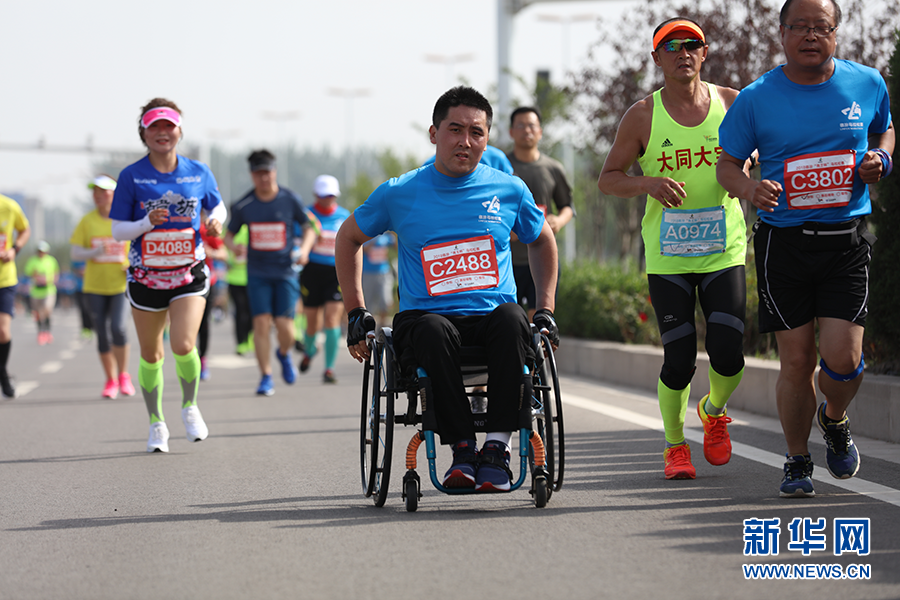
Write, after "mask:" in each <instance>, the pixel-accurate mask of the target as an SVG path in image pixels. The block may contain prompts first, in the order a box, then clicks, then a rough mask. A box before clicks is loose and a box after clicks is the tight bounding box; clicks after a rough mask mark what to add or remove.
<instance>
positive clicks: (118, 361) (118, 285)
mask: <svg viewBox="0 0 900 600" xmlns="http://www.w3.org/2000/svg"><path fill="white" fill-rule="evenodd" d="M88 189H90V190H91V192H92V193H93V196H94V205H95V206H96V207H97V208H96V209H94V210H92V211H91V212H89V213H88V214H86V215H85V216H84V217H83V218H82V219H81V221H80V222H79V223H78V226H77V227H75V231H74V232H72V237H71V238H70V239H69V243H70V244H71V246H72V250H71V252H72V260H83V261H85V262H86V266H85V270H84V287H83V293H84V297H85V302H86V303H87V306H88V310H90V313H91V317H92V318H93V321H94V328H95V330H96V331H97V351H98V352H99V353H100V364H102V365H103V372H104V373H105V374H106V384H105V385H104V387H103V393H102V396H103V397H104V398H109V399H111V400H112V399H115V398H116V396H118V394H119V392H122V394H123V395H125V396H133V395H134V393H135V390H134V385H133V384H132V383H131V376H130V375H129V374H128V352H129V346H128V334H127V329H126V317H127V314H128V313H127V310H128V299H127V298H126V297H125V287H126V281H125V270H126V269H127V268H128V247H129V242H128V241H124V242H117V241H116V240H115V239H114V238H113V236H112V219H110V218H109V209H110V207H111V206H112V201H113V194H114V193H115V189H116V181H115V180H114V179H113V178H112V177H109V176H108V175H100V176H99V177H96V178H95V179H94V180H93V181H91V182H90V183H89V184H88Z"/></svg>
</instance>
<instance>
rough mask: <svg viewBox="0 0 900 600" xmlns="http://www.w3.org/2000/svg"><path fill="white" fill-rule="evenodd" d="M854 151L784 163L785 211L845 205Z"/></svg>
mask: <svg viewBox="0 0 900 600" xmlns="http://www.w3.org/2000/svg"><path fill="white" fill-rule="evenodd" d="M855 168H856V151H855V150H834V151H832V152H816V153H814V154H803V155H801V156H796V157H794V158H791V159H788V160H786V161H785V163H784V191H785V194H786V196H787V202H788V208H793V209H806V208H835V207H839V206H847V205H848V204H849V203H850V197H851V196H852V194H853V171H854V170H855Z"/></svg>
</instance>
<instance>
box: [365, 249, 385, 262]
mask: <svg viewBox="0 0 900 600" xmlns="http://www.w3.org/2000/svg"><path fill="white" fill-rule="evenodd" d="M366 256H368V257H369V262H370V263H372V264H373V265H381V264H384V263H386V262H387V261H388V249H387V246H370V247H368V248H366Z"/></svg>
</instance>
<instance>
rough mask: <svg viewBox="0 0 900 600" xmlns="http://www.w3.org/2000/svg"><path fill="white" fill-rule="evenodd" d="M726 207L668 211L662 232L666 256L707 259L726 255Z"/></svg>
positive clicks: (660, 237) (661, 225)
mask: <svg viewBox="0 0 900 600" xmlns="http://www.w3.org/2000/svg"><path fill="white" fill-rule="evenodd" d="M726 237H727V236H726V229H725V207H724V206H712V207H709V208H698V209H695V210H687V209H676V208H664V209H663V213H662V223H661V224H660V230H659V250H660V254H662V255H663V256H707V255H709V254H721V253H722V252H725V240H726Z"/></svg>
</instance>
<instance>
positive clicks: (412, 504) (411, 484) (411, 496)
mask: <svg viewBox="0 0 900 600" xmlns="http://www.w3.org/2000/svg"><path fill="white" fill-rule="evenodd" d="M403 486H404V489H403V492H404V496H406V512H416V509H417V508H419V482H418V481H416V480H415V479H407V480H406V482H405V483H404V484H403Z"/></svg>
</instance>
